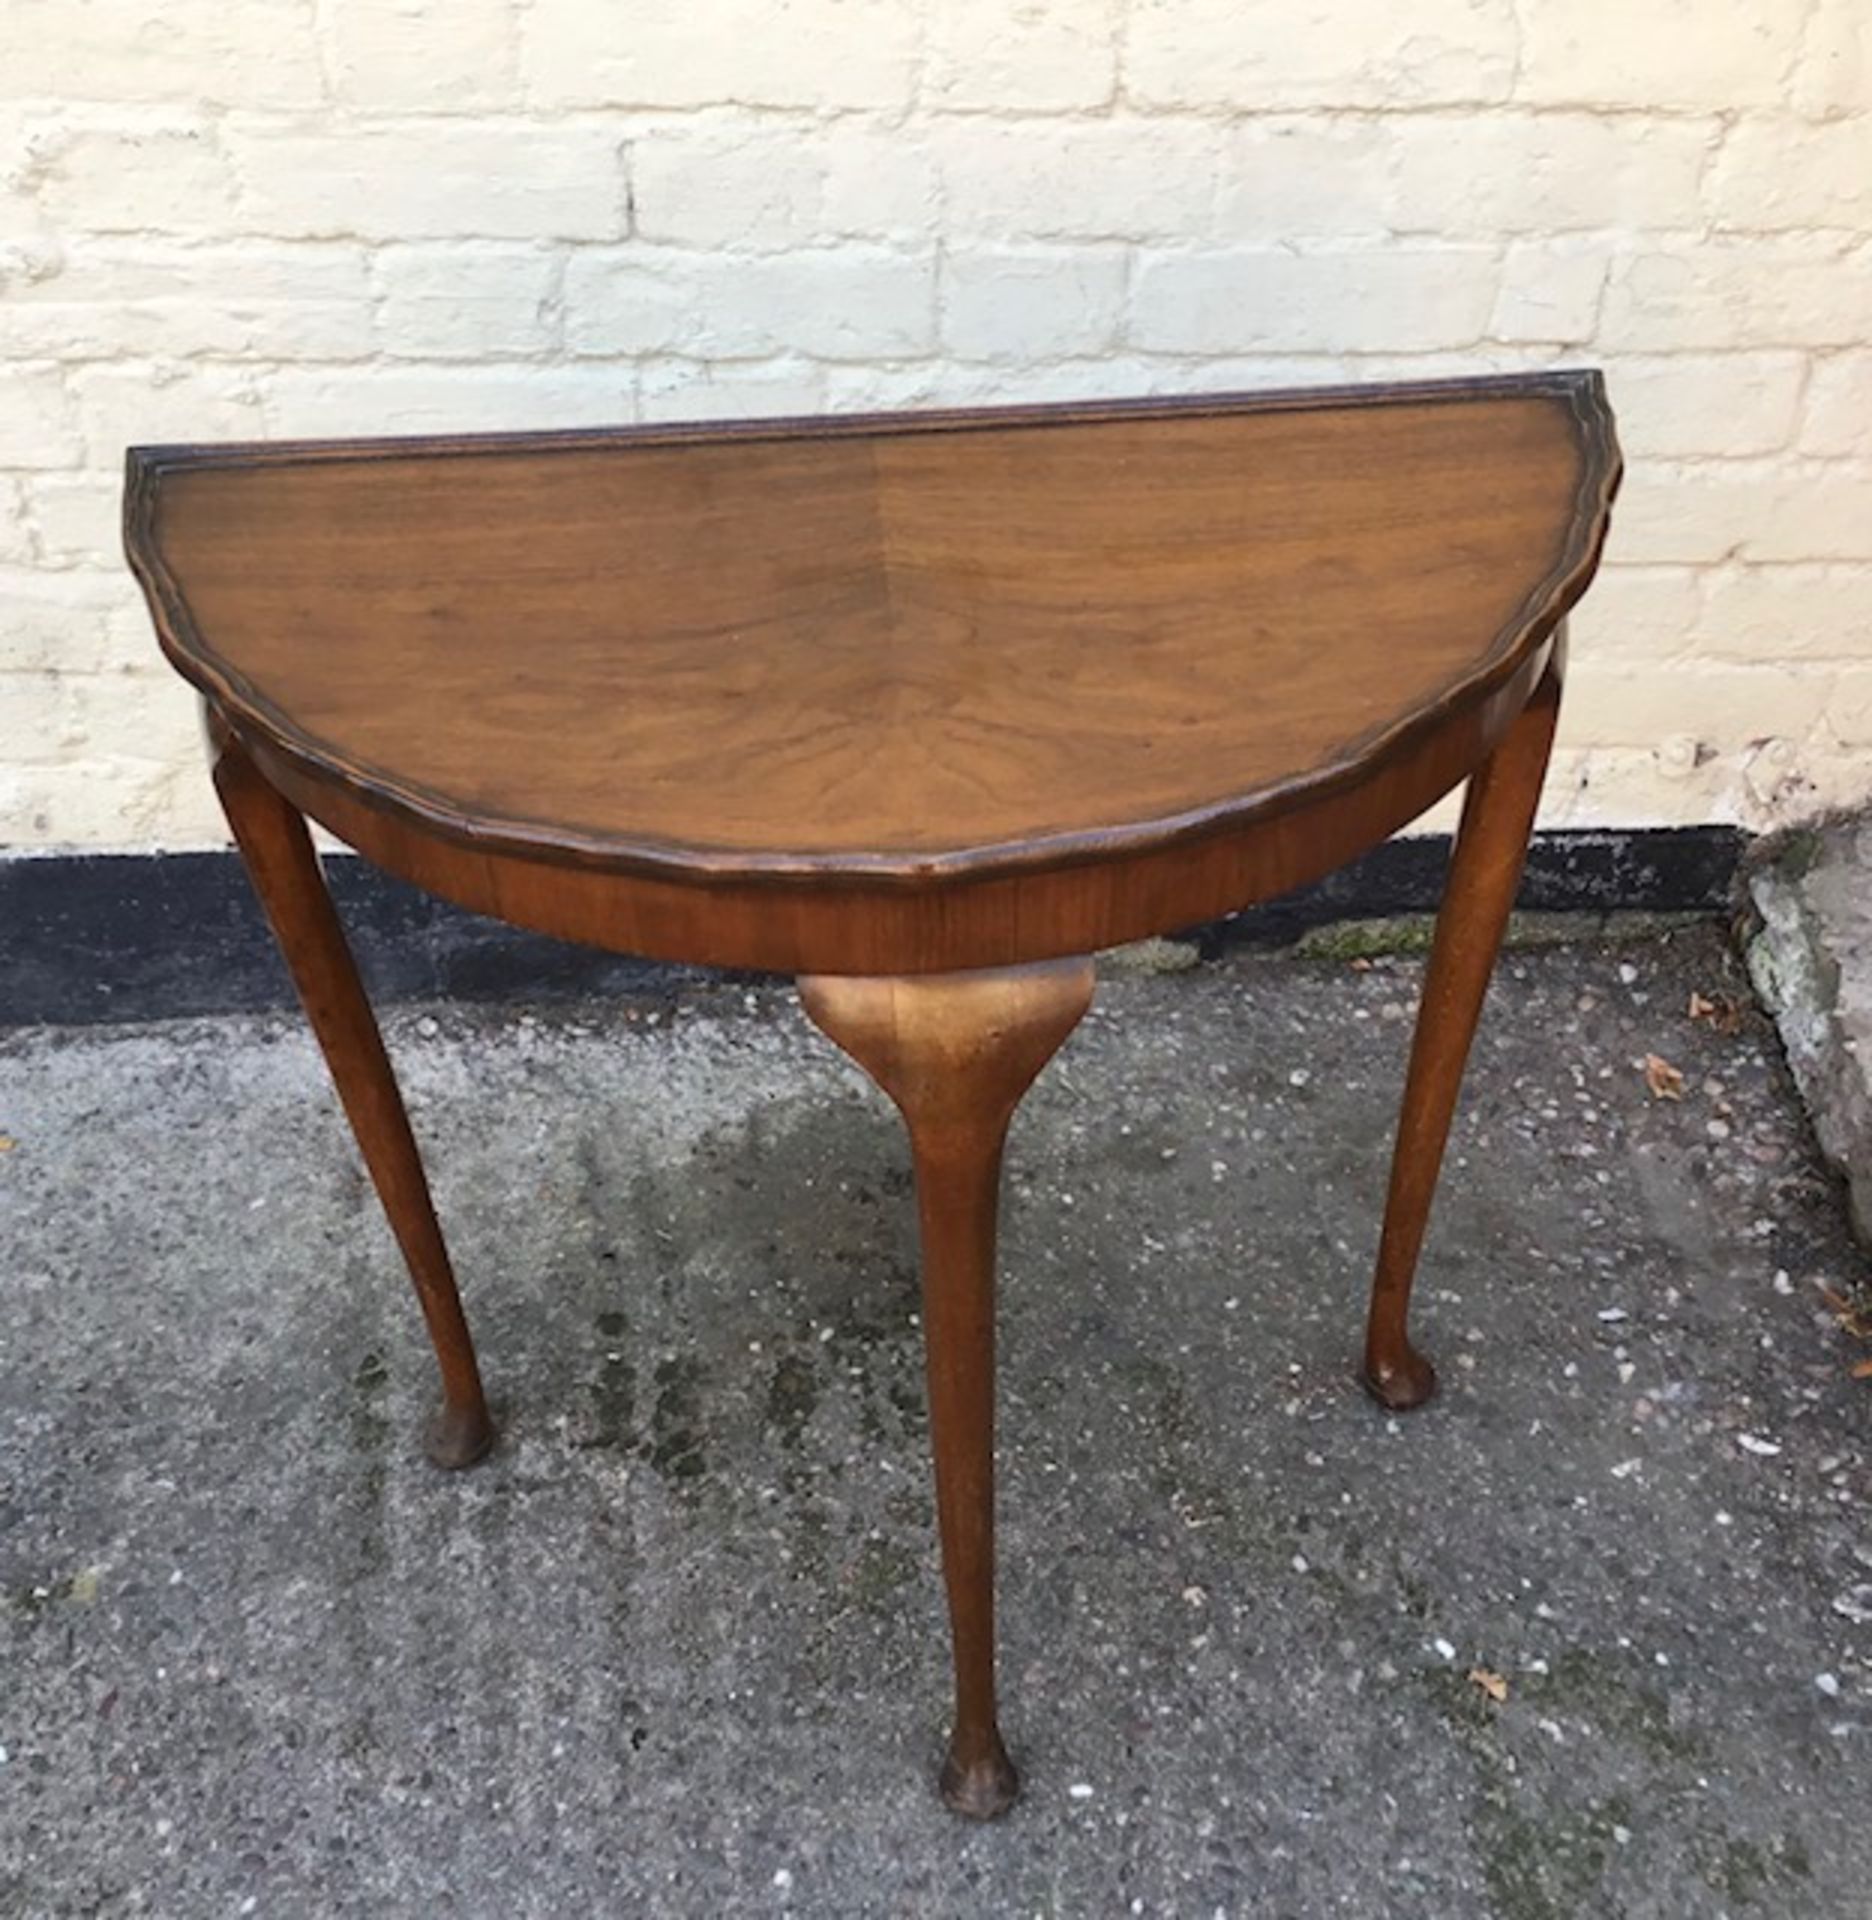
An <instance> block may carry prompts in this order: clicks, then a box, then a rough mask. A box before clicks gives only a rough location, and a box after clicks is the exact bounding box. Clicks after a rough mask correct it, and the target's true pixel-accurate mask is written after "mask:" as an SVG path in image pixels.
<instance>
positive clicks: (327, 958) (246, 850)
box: [210, 723, 494, 1467]
mask: <svg viewBox="0 0 1872 1920" xmlns="http://www.w3.org/2000/svg"><path fill="white" fill-rule="evenodd" d="M210 738H211V741H212V744H213V747H214V751H215V763H214V783H215V791H216V792H217V793H218V794H219V795H220V796H221V805H222V808H223V810H224V811H225V812H226V814H227V818H228V825H229V826H230V827H232V828H233V830H234V838H235V840H236V841H237V842H238V843H239V846H240V850H241V857H242V859H243V860H245V862H246V864H247V872H248V876H249V877H250V878H251V879H252V881H253V885H254V891H255V892H256V893H257V894H259V896H260V904H261V905H262V906H263V907H264V908H265V909H266V915H267V918H268V920H269V921H271V922H272V926H273V932H274V935H275V937H276V938H277V939H278V941H279V945H280V951H281V952H282V953H283V954H284V955H285V958H286V964H287V967H288V968H289V969H290V970H291V973H292V977H293V983H294V985H295V986H296V987H297V988H298V989H299V998H300V1000H301V1001H302V1002H304V1005H305V1010H306V1017H307V1019H308V1020H310V1022H311V1023H312V1031H313V1033H314V1034H315V1035H316V1036H317V1037H318V1043H319V1046H320V1048H321V1049H322V1050H323V1052H324V1055H325V1061H326V1064H327V1066H329V1068H330V1069H331V1076H332V1080H333V1081H334V1083H335V1084H336V1086H337V1089H338V1097H339V1099H340V1100H341V1101H342V1102H343V1103H344V1110H345V1113H346V1114H347V1116H348V1117H349V1119H350V1121H351V1130H352V1132H353V1133H354V1134H355V1135H356V1137H357V1143H358V1149H359V1151H360V1152H361V1153H362V1154H363V1156H364V1164H365V1166H366V1167H368V1168H369V1170H370V1176H371V1180H372V1181H373V1183H374V1184H375V1185H376V1188H377V1194H378V1198H379V1199H380V1200H382V1202H383V1208H384V1212H385V1213H386V1214H388V1215H389V1217H390V1226H391V1229H392V1231H393V1232H394V1233H395V1234H396V1238H397V1244H398V1245H399V1246H400V1247H401V1248H402V1249H403V1258H404V1260H405V1261H406V1262H407V1263H408V1266H409V1272H410V1278H411V1280H413V1281H414V1282H415V1286H416V1298H417V1300H418V1301H419V1302H420V1303H421V1306H422V1311H423V1318H424V1320H425V1321H427V1322H428V1326H429V1338H430V1340H431V1342H432V1343H433V1344H434V1347H435V1355H436V1360H437V1363H438V1364H439V1365H440V1367H441V1370H442V1408H441V1412H440V1414H439V1415H438V1417H437V1419H436V1421H435V1423H434V1425H433V1427H432V1429H431V1431H430V1434H429V1437H428V1453H429V1458H430V1459H431V1460H433V1461H434V1462H435V1464H436V1465H437V1466H439V1467H466V1466H470V1465H472V1464H473V1463H474V1462H475V1461H476V1460H479V1459H480V1458H481V1456H482V1455H483V1454H484V1453H486V1452H487V1450H488V1448H489V1447H490V1446H491V1445H492V1444H493V1440H494V1427H493V1423H492V1422H491V1421H490V1420H489V1418H488V1411H487V1402H486V1400H485V1398H484V1397H483V1395H482V1391H481V1374H480V1369H479V1368H478V1367H477V1366H476V1364H475V1352H474V1343H473V1341H472V1340H471V1339H470V1337H469V1333H468V1322H467V1320H466V1319H465V1318H464V1317H463V1315H462V1305H461V1296H460V1295H459V1294H458V1293H457V1292H456V1289H455V1275H454V1273H453V1271H452V1270H451V1268H450V1266H449V1257H448V1250H447V1248H446V1247H445V1246H444V1245H443V1242H442V1230H441V1228H440V1227H439V1226H438V1225H437V1224H436V1217H435V1208H434V1206H433V1204H432V1203H431V1201H430V1198H429V1183H428V1181H427V1180H426V1179H425V1178H424V1176H423V1169H422V1160H421V1159H420V1157H419V1156H418V1154H417V1151H416V1141H415V1137H414V1136H413V1135H412V1134H411V1132H410V1125H409V1116H408V1115H407V1114H406V1113H405V1112H404V1109H403V1096H402V1095H401V1094H400V1093H399V1092H398V1091H397V1083H396V1075H395V1073H394V1072H393V1071H392V1070H391V1066H390V1058H389V1055H388V1054H386V1053H385V1052H384V1045H383V1037H382V1035H381V1034H379V1032H378V1030H377V1021H376V1019H375V1017H374V1016H373V1014H372V1013H371V1008H370V1002H369V1000H368V999H366V998H365V994H364V985H363V982H362V981H361V980H360V979H359V978H358V972H357V965H356V963H355V962H354V961H353V959H352V957H351V950H350V948H349V947H348V946H347V945H346V944H345V937H344V929H343V928H342V927H341V926H340V925H339V922H338V915H337V912H336V910H335V909H334V907H333V906H332V901H331V895H330V894H329V893H328V892H327V891H326V888H325V877H324V875H323V873H321V872H320V870H319V863H318V856H317V854H316V853H315V852H314V850H313V846H312V837H311V835H310V834H309V833H308V832H307V830H306V823H305V821H304V819H303V818H302V816H301V815H300V813H299V812H298V810H297V809H296V808H295V807H293V806H292V805H291V804H290V803H289V802H288V801H287V800H285V799H284V798H283V797H282V796H281V795H280V794H279V793H278V792H277V791H276V790H275V789H274V788H273V787H271V786H269V785H268V784H267V782H266V780H265V778H264V777H263V776H262V775H261V773H260V770H259V769H258V768H257V767H256V766H255V765H254V763H253V761H252V760H251V759H249V758H248V756H247V754H246V753H245V752H244V751H243V750H242V748H241V746H240V744H239V742H238V741H236V740H235V739H234V738H233V737H232V736H231V735H230V734H228V733H227V732H226V731H225V729H222V728H220V727H218V726H216V725H214V724H213V723H211V725H210Z"/></svg>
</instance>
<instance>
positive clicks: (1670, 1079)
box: [1644, 1053, 1683, 1100]
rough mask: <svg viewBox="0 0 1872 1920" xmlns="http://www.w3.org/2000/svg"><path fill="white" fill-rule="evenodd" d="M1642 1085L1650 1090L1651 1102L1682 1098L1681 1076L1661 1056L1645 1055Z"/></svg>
mask: <svg viewBox="0 0 1872 1920" xmlns="http://www.w3.org/2000/svg"><path fill="white" fill-rule="evenodd" d="M1644 1083H1645V1085H1646V1086H1647V1087H1649V1088H1650V1089H1651V1098H1652V1099H1653V1100H1681V1099H1682V1098H1683V1075H1682V1074H1681V1073H1679V1072H1678V1071H1677V1069H1676V1068H1675V1067H1673V1066H1672V1065H1671V1063H1670V1062H1669V1061H1668V1060H1666V1059H1665V1058H1664V1056H1663V1055H1662V1054H1658V1053H1647V1054H1646V1055H1645V1057H1644Z"/></svg>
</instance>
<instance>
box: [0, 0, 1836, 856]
mask: <svg viewBox="0 0 1872 1920" xmlns="http://www.w3.org/2000/svg"><path fill="white" fill-rule="evenodd" d="M1581 361H1594V362H1598V363H1600V364H1603V365H1604V366H1605V367H1606V369H1607V371H1608V374H1609V376H1610V379H1611V383H1612V389H1613V395H1614V398H1615V401H1616V403H1617V405H1618V407H1619V409H1620V413H1621V418H1622V422H1623V430H1624V436H1625V441H1626V445H1627V448H1628V451H1629V455H1630V458H1631V467H1632V473H1631V480H1630V483H1629V488H1628V492H1627V496H1626V499H1625V502H1624V504H1623V506H1622V509H1621V512H1620V516H1619V524H1618V528H1617V532H1616V534H1615V536H1614V541H1613V546H1612V551H1611V553H1610V555H1609V556H1608V564H1607V567H1606V570H1605V572H1604V574H1603V576H1602V579H1601V583H1600V585H1599V586H1598V588H1597V589H1596V590H1595V592H1594V595H1593V598H1592V600H1591V601H1590V602H1589V603H1588V606H1587V608H1586V609H1585V610H1584V611H1583V612H1582V615H1581V617H1580V619H1579V621H1578V623H1577V643H1576V648H1575V656H1574V658H1575V669H1574V679H1573V687H1572V691H1571V694H1570V696H1569V700H1568V703H1567V711H1566V714H1565V717H1564V720H1563V723H1562V735H1561V747H1560V753H1559V764H1558V767H1557V769H1556V773H1555V777H1554V780H1553V784H1552V786H1551V789H1550V794H1549V803H1548V807H1547V811H1546V818H1547V819H1548V820H1550V821H1551V822H1554V823H1556V824H1558V823H1579V824H1584V823H1634V824H1635V823H1647V822H1669V821H1694V820H1703V819H1739V820H1742V821H1745V822H1748V823H1750V824H1754V825H1770V824H1774V823H1778V822H1781V821H1784V820H1788V819H1791V818H1795V817H1798V816H1799V815H1801V814H1803V813H1805V812H1809V811H1811V810H1814V809H1816V808H1819V807H1822V806H1825V805H1830V804H1836V803H1840V802H1845V801H1862V800H1867V799H1872V5H1869V4H1868V0H1755V4H1753V5H1750V6H1747V7H1739V8H1737V7H1727V8H1726V7H1720V6H1710V5H1707V4H1705V3H1704V0H1295V4H1292V5H1280V6H1276V5H1274V4H1271V0H791V4H790V5H787V6H774V5H771V4H768V3H767V0H636V3H635V4H633V5H630V6H618V5H600V4H597V3H596V0H448V4H447V5H446V6H445V5H443V4H442V0H239V3H238V4H233V3H232V0H164V4H163V5H162V6H160V7H156V6H151V5H148V4H146V0H4V4H0V847H10V848H15V849H19V848H40V847H57V846H101V847H102V846H109V847H144V846H177V845H186V844H209V843H214V842H218V841H219V840H220V839H221V838H222V831H221V827H220V823H219V821H218V819H217V818H216V817H215V815H214V813H213V809H212V805H211V803H210V801H209V797H208V789H207V782H206V780H205V779H204V778H203V775H202V771H201V767H200V761H199V754H198V749H197V746H196V743H195V736H194V731H193V721H192V716H191V713H190V706H189V701H188V697H187V695H186V693H185V692H184V690H183V689H182V688H181V686H180V683H178V682H176V681H175V680H174V678H173V676H171V675H170V674H169V673H168V671H167V669H165V668H164V667H163V666H162V665H161V663H160V661H159V660H158V658H157V655H156V652H155V648H154V643H153V642H152V640H151V639H150V636H149V633H148V629H147V623H146V622H145V620H144V617H143V615H142V612H141V608H140V604H139V603H138V601H137V599H136V597H135V595H134V590H133V589H132V588H131V587H130V585H129V583H128V581H127V578H126V576H125V574H124V572H123V569H122V565H121V561H120V559H119V557H118V538H117V526H116V518H117V501H118V485H119V472H120V463H121V457H122V449H123V447H124V445H125V443H126V442H129V441H133V440H146V439H166V438H182V437H191V438H213V437H231V436H241V437H251V436H256V435H268V434H317V433H356V432H389V431H398V430H402V431H418V430H426V429H437V428H449V427H470V428H480V427H519V426H526V425H551V424H560V423H582V422H598V421H618V420H631V419H671V418H679V417H682V416H684V415H714V416H721V415H732V414H743V413H747V414H754V413H774V412H801V411H806V412H810V411H814V410H817V409H822V408H851V407H874V406H915V405H928V404H932V403H939V402H948V403H956V402H980V401H993V400H1010V399H1018V398H1024V397H1031V398H1047V399H1057V398H1067V397H1073V396H1080V395H1093V394H1111V393H1125V392H1146V391H1166V392H1167V391H1179V392H1184V391H1199V390H1202V389H1205V388H1210V389H1213V388H1223V387H1229V386H1254V385H1273V384H1304V383H1308V382H1317V381H1330V380H1343V379H1358V378H1397V377H1407V376H1410V375H1414V374H1423V375H1442V374H1455V373H1464V372H1475V371H1481V370H1486V369H1490V368H1498V367H1506V368H1513V367H1535V366H1542V365H1548V364H1553V363H1555V362H1569V363H1577V362H1581ZM1440 817H1441V818H1444V819H1447V817H1448V815H1447V810H1446V811H1445V813H1444V814H1443V815H1442V816H1440Z"/></svg>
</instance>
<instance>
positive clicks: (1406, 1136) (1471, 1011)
mask: <svg viewBox="0 0 1872 1920" xmlns="http://www.w3.org/2000/svg"><path fill="white" fill-rule="evenodd" d="M1563 647H1564V635H1563V636H1561V637H1560V638H1558V639H1556V640H1555V643H1554V652H1553V655H1552V657H1551V659H1550V661H1549V663H1548V667H1547V671H1546V672H1545V674H1543V675H1542V677H1541V680H1540V683H1539V685H1538V686H1536V688H1535V689H1534V693H1533V695H1532V697H1531V698H1530V699H1529V701H1528V704H1527V705H1526V707H1524V708H1523V709H1522V711H1521V712H1520V714H1518V715H1517V716H1516V718H1515V721H1514V723H1513V725H1512V726H1511V727H1510V728H1509V730H1508V732H1507V734H1506V735H1505V736H1504V737H1503V738H1502V740H1501V742H1500V743H1499V744H1498V745H1497V747H1496V748H1495V751H1494V752H1493V753H1492V754H1491V755H1490V756H1489V757H1488V759H1487V760H1485V761H1484V762H1483V763H1482V765H1481V766H1480V767H1479V768H1477V770H1476V772H1475V773H1474V774H1473V775H1472V776H1471V777H1470V781H1469V790H1468V792H1467V794H1466V795H1465V796H1464V799H1463V812H1462V825H1461V827H1460V829H1459V830H1458V832H1457V835H1456V850H1455V853H1454V854H1453V855H1452V857H1451V860H1450V870H1449V878H1448V880H1447V881H1446V883H1445V885H1444V891H1443V906H1442V910H1441V912H1439V913H1438V915H1437V926H1436V940H1435V943H1434V945H1433V946H1432V948H1431V952H1430V966H1429V970H1428V972H1427V973H1426V974H1425V976H1424V986H1423V999H1422V1002H1421V1004H1420V1005H1419V1007H1418V1011H1417V1033H1416V1037H1415V1039H1414V1040H1413V1041H1412V1043H1411V1056H1410V1072H1409V1076H1408V1078H1407V1079H1406V1081H1405V1086H1404V1107H1403V1112H1402V1114H1401V1115H1400V1117H1399V1120H1398V1133H1397V1147H1396V1150H1395V1152H1394V1154H1393V1156H1392V1161H1391V1191H1390V1195H1389V1197H1388V1199H1387V1200H1386V1202H1385V1218H1384V1233H1383V1236H1382V1238H1381V1239H1380V1241H1379V1244H1378V1269H1377V1273H1376V1276H1375V1277H1374V1279H1373V1281H1372V1296H1371V1317H1370V1321H1369V1323H1368V1326H1367V1330H1366V1336H1365V1384H1366V1386H1367V1387H1368V1388H1369V1389H1370V1390H1371V1392H1372V1394H1373V1395H1374V1396H1375V1397H1376V1398H1377V1399H1379V1400H1381V1401H1382V1402H1383V1403H1384V1404H1385V1405H1386V1406H1387V1407H1394V1408H1398V1409H1400V1410H1401V1409H1403V1408H1406V1407H1416V1406H1421V1405H1422V1404H1423V1402H1424V1401H1426V1400H1428V1399H1429V1398H1430V1396H1431V1394H1433V1393H1434V1392H1435V1391H1436V1370H1435V1369H1434V1368H1433V1367H1432V1366H1431V1364H1430V1362H1429V1361H1428V1360H1426V1359H1425V1358H1424V1357H1423V1355H1422V1354H1420V1353H1419V1352H1418V1351H1417V1350H1416V1348H1415V1347H1413V1346H1412V1345H1411V1343H1410V1336H1409V1333H1408V1331H1407V1325H1406V1323H1407V1320H1408V1316H1409V1311H1410V1293H1411V1281H1412V1279H1413V1278H1414V1276H1415V1274H1416V1271H1417V1256H1418V1253H1419V1251H1420V1250H1421V1248H1422V1246H1423V1237H1424V1226H1425V1223H1426V1222H1427V1220H1428V1219H1429V1215H1430V1202H1431V1198H1432V1196H1433V1195H1434V1194H1435V1192H1436V1183H1437V1173H1438V1170H1439V1168H1440V1167H1441V1166H1442V1164H1443V1149H1444V1145H1445V1143H1446V1142H1447V1141H1448V1138H1449V1128H1450V1120H1451V1117H1452V1116H1453V1115H1454V1113H1455V1110H1456V1095H1457V1091H1458V1089H1459V1088H1460V1086H1461V1084H1462V1074H1463V1067H1464V1064H1465V1063H1466V1062H1467V1060H1468V1058H1469V1044H1470V1042H1471V1041H1472V1040H1473V1039H1474V1038H1475V1029H1476V1020H1477V1018H1478V1017H1479V1015H1480V1014H1481V1011H1482V999H1483V995H1484V994H1485V993H1486V991H1487V989H1488V983H1489V976H1490V974H1491V973H1492V972H1493V971H1494V967H1495V955H1496V953H1497V952H1498V951H1499V949H1500V947H1501V938H1502V933H1503V931H1504V930H1505V929H1506V927H1507V925H1508V914H1509V911H1510V909H1511V908H1512V907H1513V906H1514V898H1515V890H1516V888H1517V887H1518V886H1519V885H1520V881H1521V868H1522V864H1523V862H1524V861H1525V859H1526V857H1527V843H1528V835H1529V833H1530V831H1531V830H1532V828H1533V825H1534V809H1535V806H1536V804H1537V803H1538V801H1539V799H1540V789H1541V780H1542V778H1543V777H1544V776H1545V774H1546V771H1547V754H1548V749H1549V748H1550V747H1551V746H1552V744H1553V733H1554V722H1555V720H1556V718H1557V717H1558V715H1559V710H1560V681H1561V674H1562V667H1563Z"/></svg>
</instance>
